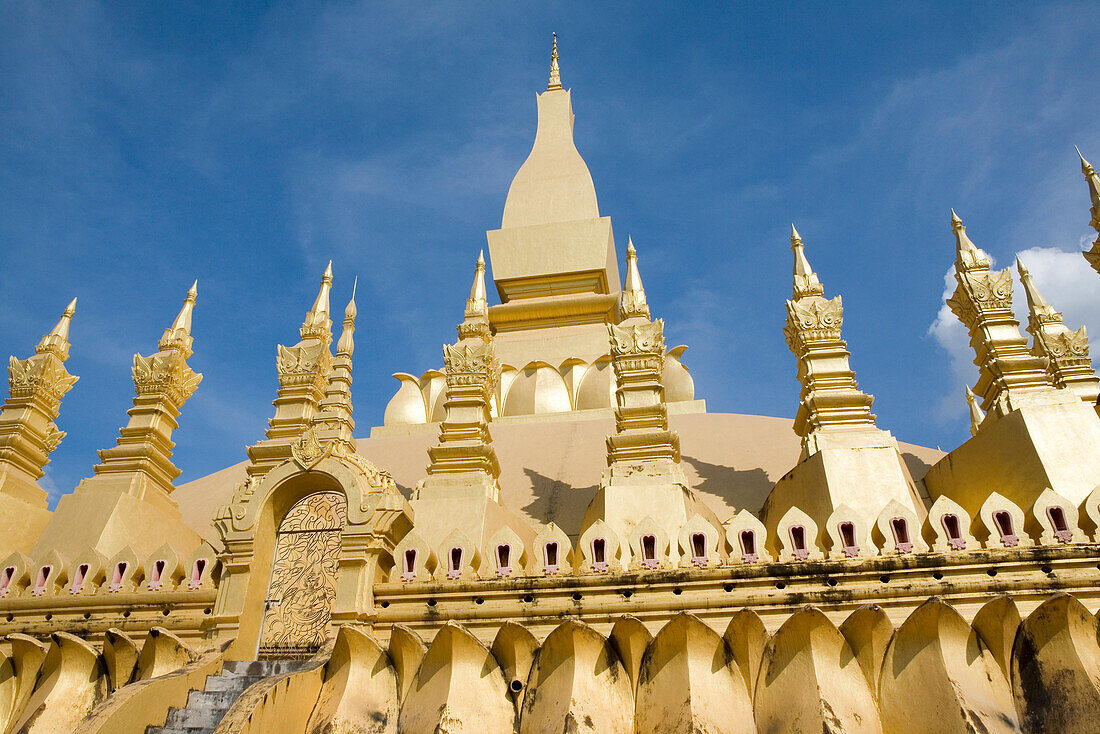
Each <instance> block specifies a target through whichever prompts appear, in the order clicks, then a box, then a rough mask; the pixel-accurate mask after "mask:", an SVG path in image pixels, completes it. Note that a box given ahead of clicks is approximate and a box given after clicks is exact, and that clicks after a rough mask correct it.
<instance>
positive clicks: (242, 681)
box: [146, 660, 309, 734]
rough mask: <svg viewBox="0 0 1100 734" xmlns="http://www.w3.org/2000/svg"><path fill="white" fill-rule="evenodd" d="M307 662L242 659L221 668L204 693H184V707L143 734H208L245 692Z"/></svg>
mask: <svg viewBox="0 0 1100 734" xmlns="http://www.w3.org/2000/svg"><path fill="white" fill-rule="evenodd" d="M308 664H309V661H308V660H243V661H230V662H227V663H225V664H224V665H223V666H222V672H221V673H220V674H219V675H209V676H207V677H206V683H205V685H204V686H203V690H201V691H199V690H195V691H191V692H189V693H188V694H187V704H186V705H185V706H184V707H183V708H175V707H172V708H170V709H169V710H168V717H167V719H166V720H165V722H164V726H150V727H147V728H146V734H211V733H212V732H213V731H214V729H215V728H217V726H218V724H220V723H221V720H222V719H223V718H225V714H226V712H227V711H229V709H230V708H232V706H233V704H234V703H235V702H236V701H237V699H238V698H240V697H241V694H242V693H244V692H245V690H246V689H247V688H248V687H249V686H251V685H253V684H255V683H256V682H257V681H260V680H263V679H264V678H269V677H271V676H273V675H282V674H283V673H292V672H296V671H298V670H301V669H302V668H304V667H305V666H306V665H308Z"/></svg>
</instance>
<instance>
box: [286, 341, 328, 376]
mask: <svg viewBox="0 0 1100 734" xmlns="http://www.w3.org/2000/svg"><path fill="white" fill-rule="evenodd" d="M331 364H332V353H331V352H329V350H328V346H327V345H326V344H324V343H323V342H318V343H317V344H312V345H311V344H307V345H304V346H300V347H284V346H283V345H282V344H280V345H279V350H278V355H277V356H276V358H275V365H276V367H277V369H278V371H279V384H280V385H281V386H283V387H292V386H296V385H309V384H310V383H316V384H317V385H318V386H321V385H323V383H324V378H325V375H327V374H328V371H329V367H330V366H331Z"/></svg>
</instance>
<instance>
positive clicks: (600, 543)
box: [592, 538, 607, 571]
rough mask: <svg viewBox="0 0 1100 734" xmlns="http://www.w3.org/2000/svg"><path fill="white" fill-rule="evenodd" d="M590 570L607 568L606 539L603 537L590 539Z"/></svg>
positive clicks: (604, 569)
mask: <svg viewBox="0 0 1100 734" xmlns="http://www.w3.org/2000/svg"><path fill="white" fill-rule="evenodd" d="M592 570H593V571H606V570H607V541H606V540H604V539H603V538H593V539H592Z"/></svg>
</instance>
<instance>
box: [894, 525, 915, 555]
mask: <svg viewBox="0 0 1100 734" xmlns="http://www.w3.org/2000/svg"><path fill="white" fill-rule="evenodd" d="M890 531H891V532H892V533H893V534H894V547H895V548H897V549H898V553H911V552H912V551H913V543H912V542H911V541H910V540H909V523H908V522H906V520H905V518H904V517H893V518H890Z"/></svg>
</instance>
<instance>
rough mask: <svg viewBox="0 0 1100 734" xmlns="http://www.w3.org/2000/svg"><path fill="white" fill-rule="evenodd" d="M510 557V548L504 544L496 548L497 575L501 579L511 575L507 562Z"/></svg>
mask: <svg viewBox="0 0 1100 734" xmlns="http://www.w3.org/2000/svg"><path fill="white" fill-rule="evenodd" d="M511 555H512V546H510V545H508V544H507V543H504V544H503V545H498V546H497V575H498V576H500V577H501V578H504V577H505V576H508V575H509V574H511V573H512V567H511V565H509V563H508V561H509V559H510V556H511Z"/></svg>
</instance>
